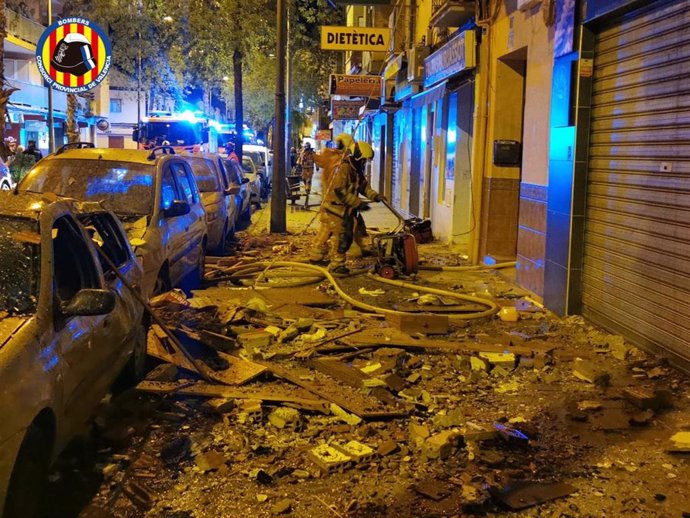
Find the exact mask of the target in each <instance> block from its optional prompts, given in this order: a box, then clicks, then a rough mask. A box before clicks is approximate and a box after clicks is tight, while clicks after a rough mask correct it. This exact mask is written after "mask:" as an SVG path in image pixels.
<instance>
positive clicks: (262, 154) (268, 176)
mask: <svg viewBox="0 0 690 518" xmlns="http://www.w3.org/2000/svg"><path fill="white" fill-rule="evenodd" d="M242 156H243V157H244V156H248V157H249V158H251V159H252V161H253V162H254V165H256V170H257V173H258V174H259V176H260V177H261V182H262V186H263V191H262V199H263V200H266V199H268V195H269V193H270V192H271V183H272V182H273V154H272V153H271V152H270V150H269V149H268V148H267V147H266V146H257V145H254V144H247V145H244V146H242Z"/></svg>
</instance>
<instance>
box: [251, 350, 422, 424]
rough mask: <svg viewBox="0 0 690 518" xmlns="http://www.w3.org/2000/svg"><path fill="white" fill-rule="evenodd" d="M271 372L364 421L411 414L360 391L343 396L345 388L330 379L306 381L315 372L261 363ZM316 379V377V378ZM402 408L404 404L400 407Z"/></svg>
mask: <svg viewBox="0 0 690 518" xmlns="http://www.w3.org/2000/svg"><path fill="white" fill-rule="evenodd" d="M259 363H260V364H261V365H264V366H265V367H267V368H268V370H269V371H271V372H272V373H273V374H274V375H276V376H278V377H279V378H283V379H284V380H287V381H289V382H290V383H293V384H295V385H297V386H298V387H302V388H303V389H306V390H307V391H309V392H311V393H312V394H315V395H317V396H319V397H320V398H322V399H325V400H327V401H330V402H331V403H334V404H336V405H338V406H339V407H341V408H344V409H345V410H347V411H348V412H350V413H351V414H354V415H356V416H358V417H360V418H362V419H367V420H373V419H391V418H396V417H406V416H407V415H408V414H409V412H408V411H407V410H405V409H401V408H396V407H392V408H391V406H390V405H384V404H383V403H382V402H381V401H380V400H379V399H377V398H374V397H371V396H366V395H365V394H362V393H360V392H358V391H350V392H349V393H348V394H347V395H343V388H342V387H341V386H340V385H337V384H335V383H334V382H333V381H331V380H330V379H329V378H325V377H323V376H321V379H314V380H313V381H306V380H307V379H309V377H310V375H312V374H314V372H313V371H310V370H307V369H303V368H299V367H290V368H286V367H282V366H279V365H276V364H274V363H270V362H265V361H264V362H259ZM314 378H316V376H314ZM400 406H402V404H401V405H400Z"/></svg>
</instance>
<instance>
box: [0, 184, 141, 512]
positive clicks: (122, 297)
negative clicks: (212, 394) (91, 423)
mask: <svg viewBox="0 0 690 518" xmlns="http://www.w3.org/2000/svg"><path fill="white" fill-rule="evenodd" d="M85 207H86V208H85ZM80 221H81V222H80ZM98 248H100V251H101V252H102V253H104V254H105V255H106V256H107V257H109V258H110V260H111V261H112V262H113V263H114V265H115V266H116V267H117V268H118V270H119V271H120V272H121V274H122V275H123V276H124V278H125V279H126V280H127V282H128V283H131V284H133V285H140V284H141V280H142V276H143V272H142V269H141V266H140V265H139V263H138V261H137V260H136V258H135V256H134V254H133V252H132V249H131V248H130V246H129V244H128V242H127V238H126V236H125V234H124V229H123V228H122V226H121V224H120V223H119V222H118V220H117V218H116V216H115V215H114V214H112V213H111V212H108V211H105V210H104V209H103V208H102V207H97V206H94V205H90V206H80V205H78V204H75V203H72V202H70V201H68V200H57V201H50V200H49V198H47V197H46V196H44V195H35V194H19V195H16V194H14V193H9V192H8V193H0V376H1V378H0V379H2V382H0V383H1V384H0V387H1V391H2V392H1V395H0V412H2V416H3V418H2V421H1V422H0V509H1V510H3V513H2V516H3V517H5V518H16V517H28V516H34V513H35V511H36V505H37V504H38V502H40V501H41V499H40V498H38V497H37V495H38V494H40V488H41V481H42V480H45V477H47V475H48V468H49V466H50V463H51V462H52V460H54V459H55V457H56V456H57V455H58V454H59V453H60V451H61V450H62V449H63V448H64V447H65V446H66V444H67V443H68V441H69V440H70V438H71V437H72V436H74V434H75V433H76V432H77V431H78V430H80V429H81V427H82V426H83V424H84V422H85V421H86V420H88V418H89V417H90V416H91V414H92V413H93V411H94V409H95V407H96V406H97V405H98V403H99V402H100V401H101V399H102V398H103V396H104V395H105V394H106V393H107V392H108V389H109V388H110V386H111V385H112V384H113V383H114V382H116V381H127V382H129V383H135V382H136V381H137V380H138V379H139V378H141V377H143V375H144V365H145V363H144V361H145V359H146V330H147V329H146V327H147V322H146V320H145V319H144V316H143V315H144V313H143V308H142V306H141V304H140V303H139V302H137V301H136V299H135V298H134V296H133V294H132V293H131V292H130V291H129V290H128V289H127V288H126V287H125V286H124V285H123V283H122V282H121V281H120V280H118V279H117V278H116V277H115V274H114V272H113V270H112V269H111V268H110V267H108V265H107V264H105V263H106V262H105V261H104V260H102V259H101V256H100V253H101V252H99V251H98ZM118 377H120V378H119V380H118Z"/></svg>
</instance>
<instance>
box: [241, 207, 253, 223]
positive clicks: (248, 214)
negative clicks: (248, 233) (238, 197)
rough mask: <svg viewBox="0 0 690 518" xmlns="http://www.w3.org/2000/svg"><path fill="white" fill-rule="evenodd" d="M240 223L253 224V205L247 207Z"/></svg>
mask: <svg viewBox="0 0 690 518" xmlns="http://www.w3.org/2000/svg"><path fill="white" fill-rule="evenodd" d="M240 221H241V222H242V223H251V222H252V204H251V203H250V204H249V205H247V208H246V209H245V210H244V212H243V213H242V214H240Z"/></svg>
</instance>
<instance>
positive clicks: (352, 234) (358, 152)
mask: <svg viewBox="0 0 690 518" xmlns="http://www.w3.org/2000/svg"><path fill="white" fill-rule="evenodd" d="M373 157H374V150H373V149H372V148H371V145H370V144H369V143H367V142H353V143H352V144H350V146H349V147H348V148H347V150H346V151H345V152H344V154H343V156H342V160H341V163H340V164H339V165H338V166H336V168H335V169H334V171H333V175H332V178H331V179H330V181H329V183H328V186H326V187H324V198H323V207H322V208H323V210H322V212H321V228H320V229H319V233H318V235H317V239H316V242H315V243H314V245H315V246H314V247H313V248H312V252H311V255H310V260H312V261H313V262H317V261H323V260H324V258H325V257H324V256H325V252H326V250H325V248H326V247H325V244H326V242H327V241H328V239H329V238H330V237H332V238H333V241H332V243H331V262H330V265H329V268H330V269H331V270H332V271H333V272H335V273H339V274H347V273H349V270H348V269H347V267H346V266H345V254H346V253H347V251H348V250H349V249H350V246H351V245H352V243H353V241H355V239H356V238H357V237H360V236H361V235H360V233H359V232H358V229H357V225H358V224H357V221H358V219H359V218H360V213H361V212H364V211H366V210H369V204H368V203H367V202H365V201H364V200H362V199H361V198H360V195H363V196H365V197H366V198H368V199H369V200H371V201H376V202H377V201H381V200H383V197H382V196H381V195H380V194H379V193H377V192H376V191H375V190H374V189H372V188H371V186H370V185H369V182H367V180H366V178H365V176H364V170H365V167H366V163H367V161H368V160H371V159H372V158H373Z"/></svg>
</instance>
